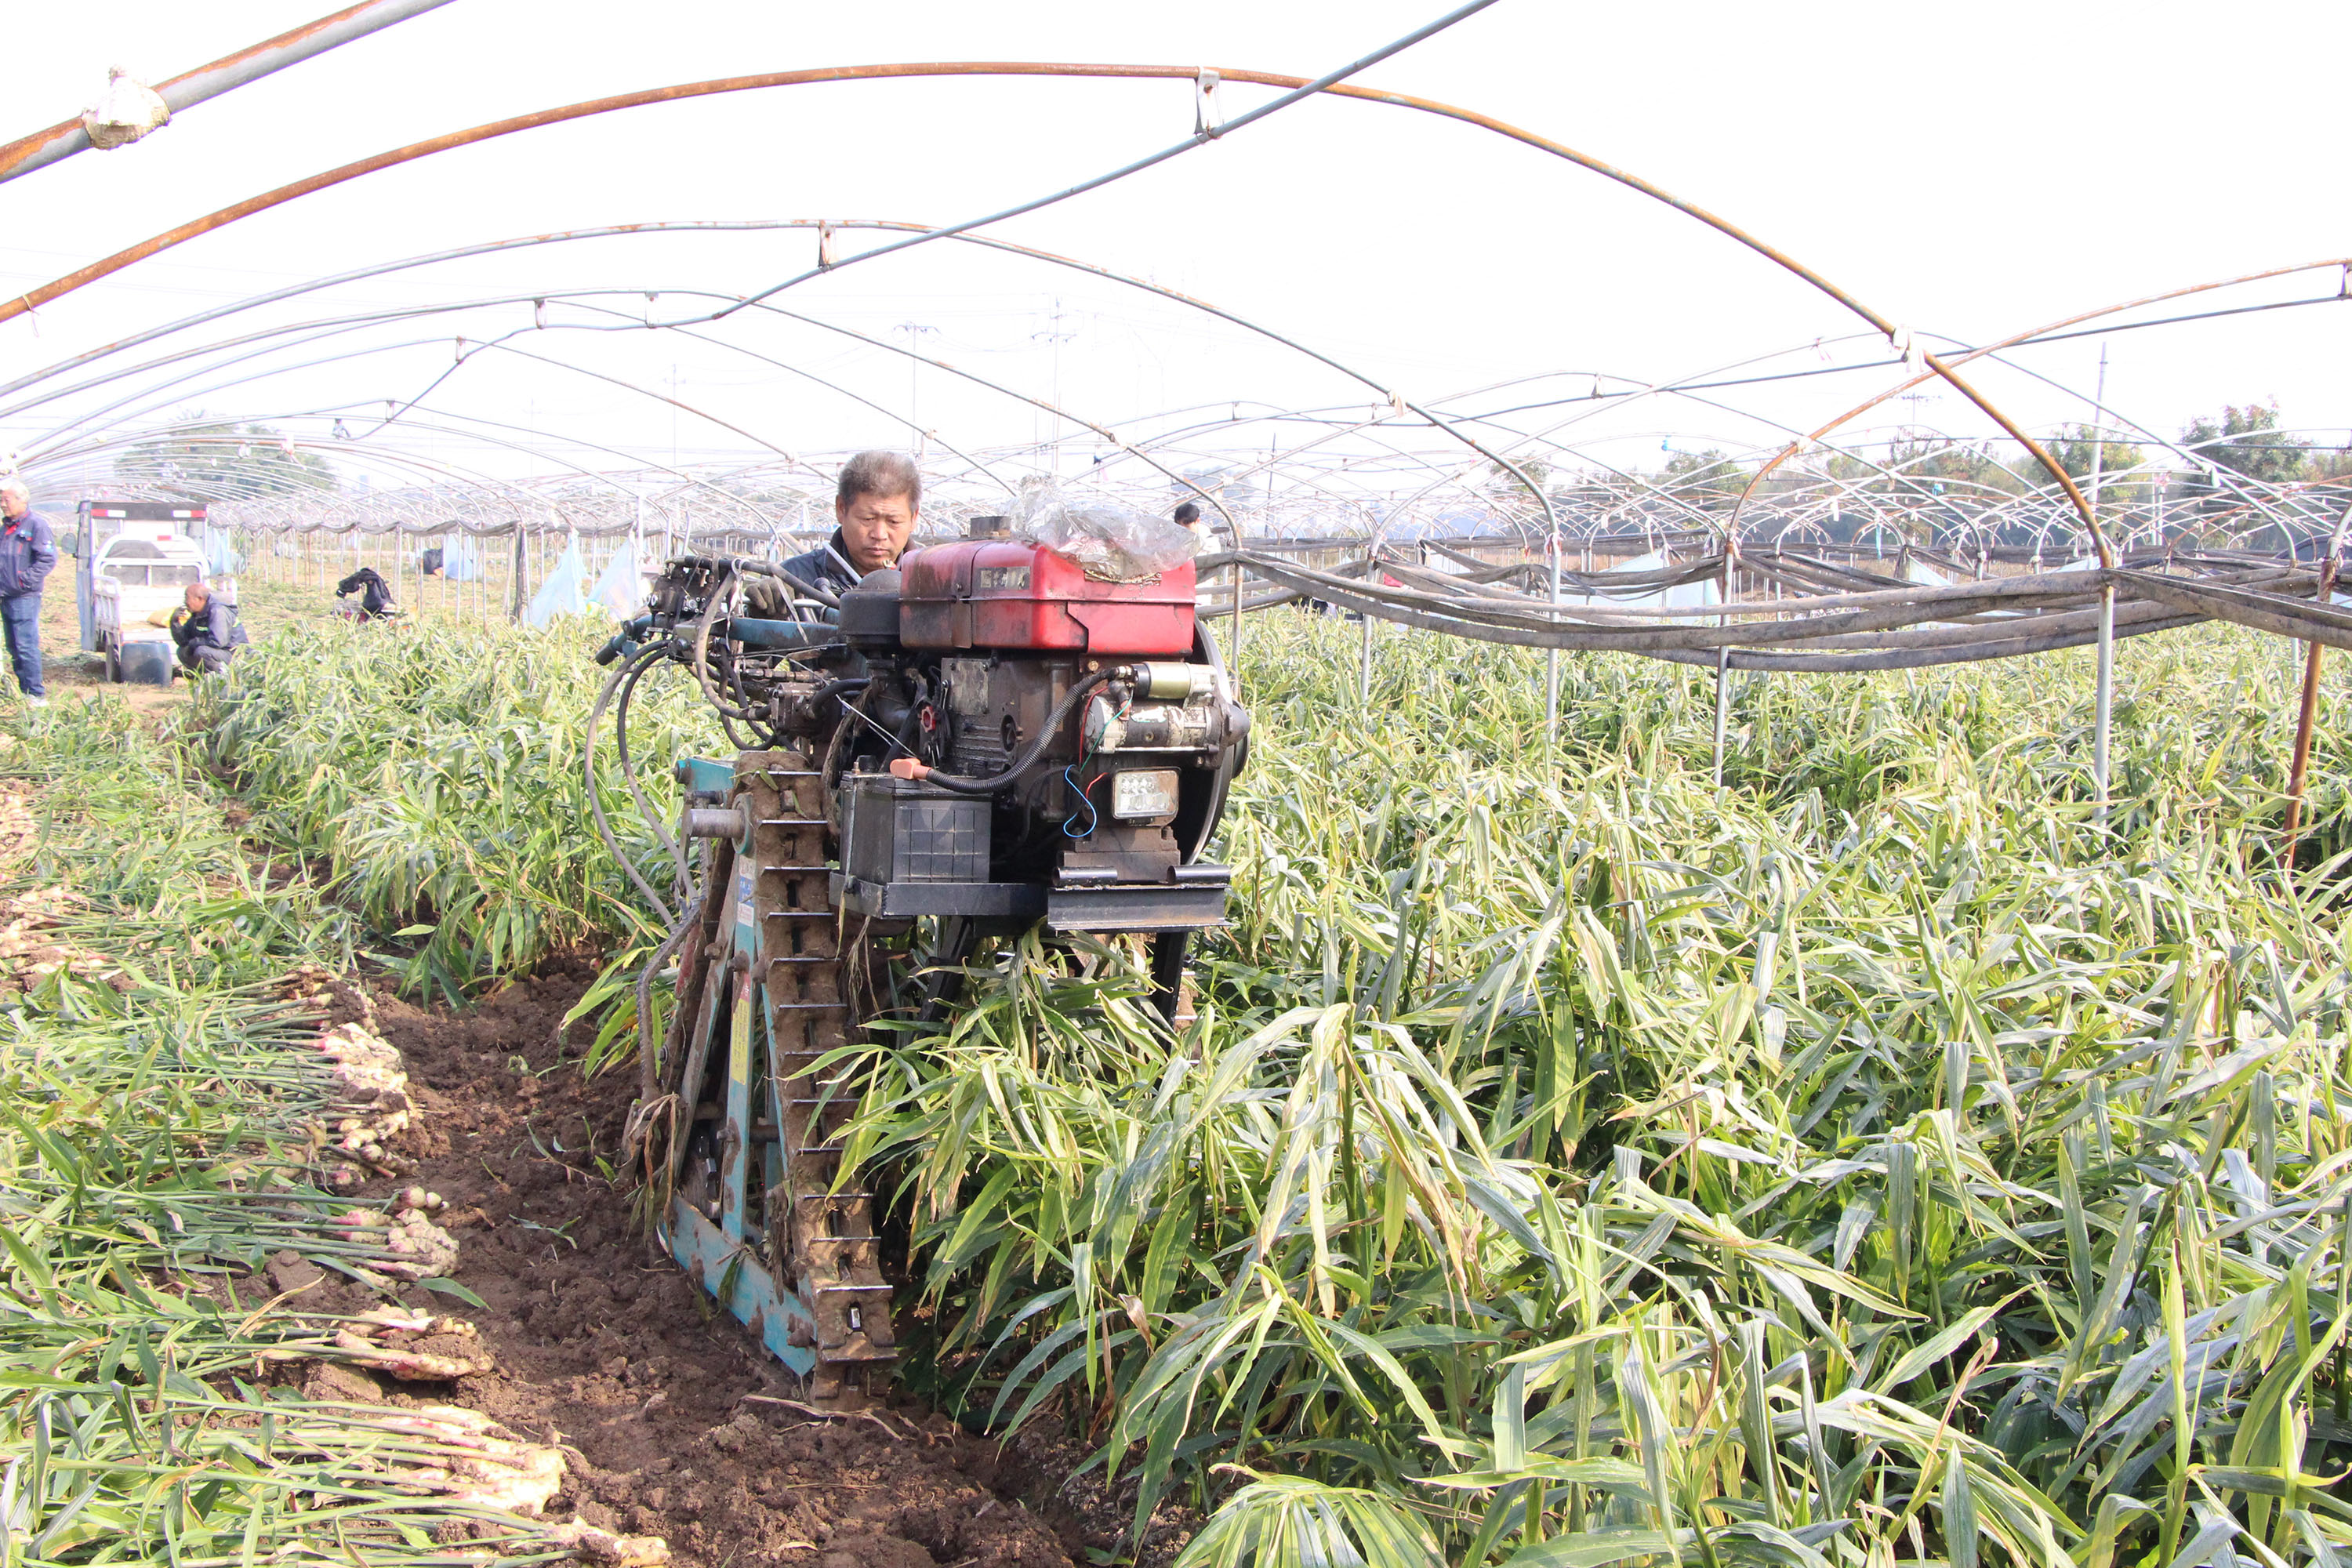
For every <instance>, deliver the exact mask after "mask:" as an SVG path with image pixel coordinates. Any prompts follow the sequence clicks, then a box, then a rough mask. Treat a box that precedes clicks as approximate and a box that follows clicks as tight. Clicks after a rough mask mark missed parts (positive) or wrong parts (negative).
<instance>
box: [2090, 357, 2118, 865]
mask: <svg viewBox="0 0 2352 1568" xmlns="http://www.w3.org/2000/svg"><path fill="white" fill-rule="evenodd" d="M2091 416H2092V419H2093V421H2094V423H2093V424H2092V426H2091V490H2090V501H2091V515H2092V516H2093V517H2096V516H2098V514H2099V481H2100V479H2101V477H2102V474H2103V470H2104V469H2105V461H2104V459H2105V457H2106V452H2107V443H2106V416H2107V345H2106V343H2105V341H2104V340H2102V341H2101V342H2100V344H2099V380H2098V389H2097V391H2096V392H2095V393H2094V394H2093V395H2092V398H2091ZM2098 682H2099V689H2098V693H2097V697H2096V700H2095V703H2094V707H2095V713H2094V714H2093V717H2092V723H2093V725H2094V730H2093V733H2092V737H2091V775H2092V783H2093V784H2095V786H2096V788H2097V793H2098V801H2099V804H2098V821H2099V826H2102V827H2105V826H2106V824H2107V780H2108V772H2107V752H2108V745H2109V731H2110V728H2111V727H2112V723H2113V721H2114V718H2115V710H2116V586H2115V584H2113V583H2106V584H2102V585H2101V586H2100V588H2099V672H2098Z"/></svg>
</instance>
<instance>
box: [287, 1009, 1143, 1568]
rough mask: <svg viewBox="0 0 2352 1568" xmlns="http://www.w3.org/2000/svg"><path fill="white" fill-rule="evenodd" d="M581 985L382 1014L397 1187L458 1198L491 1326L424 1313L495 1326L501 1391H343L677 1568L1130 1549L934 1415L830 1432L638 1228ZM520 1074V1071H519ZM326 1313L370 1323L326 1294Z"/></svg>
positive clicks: (989, 1447) (995, 1560) (490, 1379)
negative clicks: (562, 1457) (518, 1476)
mask: <svg viewBox="0 0 2352 1568" xmlns="http://www.w3.org/2000/svg"><path fill="white" fill-rule="evenodd" d="M589 978H590V973H589V972H588V971H587V970H586V969H584V968H580V969H574V970H570V971H558V972H553V973H548V974H547V975H545V976H543V977H542V978H540V979H538V980H534V981H529V982H523V983H520V984H514V985H510V986H508V987H507V988H505V989H504V990H502V991H500V992H499V993H498V994H496V995H494V996H492V997H490V998H488V1000H487V1001H485V1002H484V1003H483V1004H481V1005H479V1006H478V1007H475V1008H472V1009H470V1010H468V1011H466V1012H464V1013H450V1012H444V1011H439V1010H428V1009H424V1008H419V1007H415V1006H413V1005H408V1004H406V1003H403V1002H400V1001H397V1000H394V999H392V998H390V997H389V996H384V995H379V996H378V997H377V999H376V1002H375V1014H376V1024H377V1027H378V1028H379V1029H380V1030H381V1031H382V1033H383V1035H384V1037H386V1038H388V1039H390V1040H391V1041H392V1042H393V1043H394V1045H396V1046H397V1047H399V1048H400V1050H401V1052H402V1054H403V1056H404V1058H406V1065H407V1072H408V1077H409V1083H410V1087H411V1089H412V1092H413V1093H414V1094H415V1098H416V1100H417V1103H418V1107H419V1109H420V1110H421V1111H422V1112H423V1114H422V1115H421V1116H420V1118H419V1119H418V1125H417V1127H416V1128H415V1130H414V1131H411V1132H409V1133H407V1134H404V1140H405V1142H404V1146H403V1147H402V1148H401V1150H400V1152H402V1153H404V1154H405V1155H407V1156H408V1157H410V1158H411V1159H413V1160H415V1163H416V1169H415V1171H414V1172H413V1173H409V1174H407V1175H405V1176H404V1177H402V1178H401V1179H400V1182H399V1183H397V1184H394V1185H408V1184H422V1185H424V1186H425V1187H427V1188H429V1189H431V1190H433V1191H435V1192H437V1193H439V1194H441V1196H442V1198H443V1200H444V1203H443V1206H442V1208H441V1210H440V1218H441V1222H442V1224H443V1225H444V1226H446V1227H447V1228H448V1229H450V1230H451V1231H452V1232H454V1233H455V1234H456V1235H457V1237H458V1240H459V1243H460V1246H461V1248H462V1250H461V1254H460V1260H459V1263H458V1266H457V1274H456V1278H457V1282H458V1283H460V1284H462V1285H463V1286H465V1287H466V1288H467V1289H469V1290H471V1291H473V1292H474V1293H475V1294H476V1295H478V1297H480V1298H481V1300H482V1301H483V1302H484V1304H485V1309H486V1310H478V1309H474V1308H470V1307H460V1306H458V1305H457V1303H456V1302H455V1301H454V1300H452V1299H450V1298H449V1297H447V1296H446V1295H439V1294H436V1293H434V1292H431V1291H429V1290H426V1289H423V1288H415V1289H410V1290H408V1291H406V1292H404V1299H405V1300H408V1301H410V1302H411V1303H413V1304H415V1305H418V1306H424V1307H427V1308H430V1309H431V1310H435V1311H443V1312H446V1311H452V1310H454V1311H456V1312H457V1314H459V1315H461V1316H465V1317H468V1318H470V1319H471V1320H472V1321H474V1322H475V1323H476V1325H477V1326H478V1329H479V1331H480V1334H481V1342H482V1344H483V1346H484V1348H486V1349H487V1350H488V1352H489V1354H490V1356H491V1358H492V1360H493V1361H494V1362H495V1363H496V1366H495V1370H493V1371H490V1372H488V1373H479V1374H477V1375H474V1376H470V1377H466V1378H463V1379H460V1380H457V1381H456V1382H454V1383H452V1384H446V1385H438V1386H436V1385H432V1384H399V1385H397V1386H396V1387H393V1388H391V1389H388V1390H387V1389H380V1388H378V1387H376V1386H373V1383H372V1380H369V1379H367V1378H366V1377H365V1375H364V1374H362V1373H356V1372H354V1371H352V1370H351V1369H347V1368H320V1369H319V1370H318V1372H317V1373H314V1374H313V1377H314V1381H319V1380H321V1379H323V1380H326V1381H328V1382H330V1383H331V1385H332V1386H333V1387H334V1388H335V1389H337V1390H338V1391H340V1392H342V1393H344V1394H361V1395H362V1396H365V1397H370V1398H378V1399H383V1400H384V1401H386V1402H388V1403H392V1404H395V1405H397V1404H402V1403H406V1402H410V1401H418V1402H429V1401H439V1402H445V1403H454V1404H457V1405H466V1406H468V1407H470V1408H474V1409H478V1410H480V1411H482V1412H483V1413H485V1414H487V1415H491V1416H494V1417H495V1418H496V1419H497V1420H498V1421H499V1422H500V1423H501V1424H502V1425H504V1426H507V1427H508V1428H509V1429H510V1430H512V1431H514V1432H516V1433H518V1434H520V1435H521V1436H526V1437H529V1438H530V1439H532V1440H534V1441H538V1442H545V1443H557V1444H561V1445H562V1447H564V1449H565V1451H566V1456H567V1458H568V1459H569V1462H570V1475H569V1477H568V1479H567V1480H566V1483H565V1486H564V1489H563V1490H562V1492H561V1493H559V1494H558V1495H557V1497H556V1498H555V1500H554V1501H553V1502H552V1503H551V1505H550V1507H549V1509H548V1510H547V1511H548V1514H549V1516H550V1517H552V1518H568V1517H570V1515H571V1514H572V1513H575V1512H576V1513H578V1514H579V1515H580V1516H581V1517H583V1519H585V1520H586V1521H588V1522H589V1523H591V1524H593V1525H596V1526H598V1527H600V1528H602V1529H605V1530H610V1531H620V1532H625V1533H626V1534H629V1535H638V1536H646V1535H655V1536H660V1537H662V1538H664V1539H665V1540H667V1542H669V1544H670V1548H671V1551H672V1552H673V1553H674V1557H673V1561H675V1562H677V1563H681V1564H688V1565H695V1564H709V1565H712V1568H718V1565H719V1564H730V1565H734V1568H754V1565H759V1564H768V1563H775V1564H790V1565H792V1568H995V1565H996V1564H1000V1563H1019V1564H1021V1565H1022V1568H1069V1565H1070V1564H1071V1563H1072V1558H1073V1556H1074V1555H1076V1554H1079V1553H1081V1552H1084V1550H1085V1549H1086V1548H1087V1547H1088V1546H1093V1547H1096V1548H1097V1549H1101V1548H1106V1547H1109V1546H1111V1545H1112V1544H1113V1542H1112V1538H1111V1537H1110V1536H1109V1535H1108V1533H1106V1532H1103V1531H1099V1530H1096V1531H1090V1530H1088V1529H1087V1528H1086V1527H1085V1526H1083V1525H1082V1524H1080V1523H1079V1522H1078V1521H1077V1520H1076V1517H1075V1516H1074V1515H1073V1514H1072V1513H1071V1512H1070V1511H1069V1510H1066V1509H1064V1508H1062V1507H1060V1506H1058V1505H1055V1504H1052V1503H1050V1502H1048V1501H1047V1500H1045V1496H1044V1492H1045V1482H1044V1478H1043V1477H1042V1476H1041V1475H1040V1474H1039V1472H1038V1471H1037V1469H1036V1468H1034V1467H1033V1466H1030V1465H1028V1464H1026V1463H1025V1462H1024V1461H1023V1460H1021V1459H1020V1458H1017V1457H1016V1456H1015V1455H1013V1454H1012V1453H1010V1452H1008V1451H1006V1450H1004V1449H1003V1448H1001V1447H999V1445H998V1444H996V1443H995V1442H993V1441H992V1440H987V1439H982V1438H976V1437H973V1436H970V1435H969V1434H967V1433H965V1432H964V1431H963V1430H962V1429H961V1427H960V1426H957V1425H956V1424H955V1423H954V1422H952V1421H950V1420H949V1419H948V1418H947V1417H945V1416H943V1415H936V1414H929V1413H926V1412H925V1411H923V1410H921V1409H920V1408H919V1407H914V1406H908V1407H905V1408H900V1409H893V1410H889V1411H886V1412H882V1413H879V1414H877V1415H866V1416H855V1417H849V1418H824V1417H819V1416H817V1415H814V1413H811V1412H808V1411H806V1410H804V1409H802V1408H799V1407H796V1405H794V1404H793V1400H794V1398H795V1396H796V1395H797V1394H799V1392H800V1391H799V1389H798V1387H797V1386H796V1385H795V1384H793V1380H792V1379H790V1378H789V1377H787V1376H786V1375H785V1374H784V1373H783V1371H782V1368H781V1367H778V1366H776V1365H775V1364H774V1363H772V1362H771V1361H770V1360H769V1359H768V1358H767V1357H766V1355H765V1354H764V1352H761V1350H760V1349H759V1347H758V1346H757V1344H756V1342H754V1341H753V1340H752V1339H751V1336H750V1335H749V1334H748V1333H746V1332H745V1331H743V1330H742V1329H741V1327H740V1325H739V1324H737V1323H736V1322H735V1321H733V1320H732V1319H731V1318H729V1317H726V1316H725V1315H724V1314H719V1313H714V1312H713V1311H712V1310H709V1309H708V1308H707V1307H706V1305H705V1304H704V1302H703V1301H702V1300H701V1298H700V1296H699V1294H698V1292H697V1291H696V1290H695V1289H693V1287H692V1286H691V1285H690V1284H689V1283H688V1280H687V1279H686V1278H685V1276H684V1275H683V1274H682V1273H680V1272H679V1271H678V1270H677V1268H674V1267H672V1266H671V1265H670V1264H669V1263H667V1261H666V1260H664V1259H663V1258H659V1257H657V1256H656V1254H655V1253H654V1252H653V1251H652V1250H651V1249H650V1248H649V1247H648V1246H647V1244H646V1241H645V1239H644V1238H643V1237H638V1236H635V1235H632V1234H631V1232H630V1229H629V1221H628V1214H627V1202H628V1200H627V1197H626V1195H625V1193H623V1192H621V1191H618V1190H616V1189H615V1188H614V1186H613V1185H612V1184H610V1183H609V1182H607V1180H606V1179H605V1178H604V1176H603V1175H601V1174H600V1173H598V1171H597V1169H596V1157H597V1156H599V1155H602V1156H603V1157H604V1158H605V1159H607V1160H611V1159H614V1158H616V1154H615V1151H616V1149H617V1147H618V1144H619V1139H620V1128H621V1122H622V1118H623V1115H624V1113H625V1110H626V1109H627V1104H628V1096H629V1088H630V1080H629V1078H628V1075H626V1074H624V1073H614V1074H610V1075H607V1076H606V1077H605V1078H604V1079H600V1080H597V1081H594V1082H589V1081H586V1080H583V1078H582V1077H581V1075H580V1072H579V1069H578V1066H577V1064H576V1063H575V1062H571V1061H566V1060H563V1059H562V1047H561V1046H560V1045H559V1043H558V1041H557V1037H556V1036H557V1028H558V1026H559V1025H560V1024H561V1022H562V1017H563V1015H564V1013H565V1012H566V1011H567V1010H568V1009H569V1008H570V1006H571V1005H572V1003H573V1002H574V1001H575V1000H576V999H577V998H578V996H579V994H580V993H581V991H582V990H583V988H584V986H585V985H586V984H587V982H588V980H589ZM519 1069H520V1070H519ZM306 1294H311V1295H312V1296H313V1300H315V1301H316V1304H318V1305H319V1306H321V1307H328V1306H332V1305H336V1304H338V1303H340V1302H341V1299H342V1298H343V1297H344V1296H346V1295H348V1296H349V1297H350V1301H349V1302H348V1303H347V1304H345V1305H346V1309H347V1310H356V1308H358V1307H360V1306H362V1305H364V1304H365V1302H364V1301H362V1300H361V1296H360V1293H359V1292H357V1291H356V1290H348V1291H347V1290H346V1289H343V1288H341V1287H338V1286H336V1285H334V1284H332V1283H327V1282H322V1283H321V1284H320V1285H319V1286H318V1287H317V1288H316V1291H315V1292H314V1293H306Z"/></svg>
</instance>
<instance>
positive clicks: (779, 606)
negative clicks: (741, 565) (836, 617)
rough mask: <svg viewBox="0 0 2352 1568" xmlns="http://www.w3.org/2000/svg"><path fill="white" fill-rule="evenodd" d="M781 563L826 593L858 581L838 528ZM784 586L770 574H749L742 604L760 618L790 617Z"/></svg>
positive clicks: (801, 578)
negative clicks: (820, 540)
mask: <svg viewBox="0 0 2352 1568" xmlns="http://www.w3.org/2000/svg"><path fill="white" fill-rule="evenodd" d="M783 567H784V570H785V571H787V572H789V573H791V574H793V576H795V577H797V578H799V579H800V580H801V581H802V582H803V583H807V584H814V586H816V587H819V588H822V589H824V591H825V592H826V593H828V594H835V595H838V594H840V593H841V592H842V591H843V590H844V589H846V588H854V587H856V585H857V579H858V572H857V569H856V567H855V566H852V565H851V564H850V563H849V546H848V545H847V544H846V543H845V542H843V541H842V537H841V530H839V529H837V528H836V529H835V530H834V531H833V537H832V538H831V539H829V540H827V541H826V542H824V543H823V544H820V545H818V546H817V547H816V548H815V549H814V550H812V551H810V552H807V553H806V554H804V555H795V556H793V558H792V559H791V560H789V561H787V562H785V563H783ZM784 586H785V585H784V584H782V583H779V582H777V581H776V580H775V579H774V578H773V577H754V578H752V579H751V584H750V585H749V586H748V587H746V588H745V589H744V590H743V601H744V602H743V607H744V608H745V609H747V610H749V611H751V614H752V615H754V616H758V617H760V618H761V619H763V620H772V621H779V620H789V619H790V618H792V610H791V606H790V605H788V604H787V603H786V602H785V596H784Z"/></svg>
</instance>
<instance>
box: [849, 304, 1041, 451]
mask: <svg viewBox="0 0 2352 1568" xmlns="http://www.w3.org/2000/svg"><path fill="white" fill-rule="evenodd" d="M890 330H891V331H894V332H904V333H906V334H907V423H908V425H909V426H913V428H914V432H915V456H916V457H917V458H921V457H922V456H923V452H924V449H925V447H927V446H928V444H929V438H930V432H929V431H928V430H926V429H924V428H923V405H922V404H921V402H920V401H919V397H920V388H919V384H918V383H917V382H916V380H915V376H916V374H917V373H918V372H919V371H920V370H921V369H922V368H923V362H922V359H921V357H920V354H919V351H920V349H921V347H922V341H923V334H924V333H926V332H929V333H931V334H933V335H936V334H937V333H938V331H939V329H938V328H937V327H932V326H926V325H925V324H923V323H922V322H920V321H901V322H899V323H898V325H897V326H895V327H893V328H891V329H890ZM1057 379H1058V378H1057Z"/></svg>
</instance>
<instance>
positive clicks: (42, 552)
mask: <svg viewBox="0 0 2352 1568" xmlns="http://www.w3.org/2000/svg"><path fill="white" fill-rule="evenodd" d="M57 563H58V535H57V530H55V529H54V528H52V527H50V526H49V520H48V519H47V518H46V517H43V516H42V515H41V514H40V513H39V512H37V511H35V510H33V493H32V491H30V490H28V489H26V488H25V481H24V480H22V479H18V478H16V475H14V474H11V475H9V476H7V477H6V478H5V479H0V627H5V631H6V633H7V637H8V662H9V664H10V665H12V666H13V667H15V668H16V685H17V687H18V688H19V689H21V690H22V691H23V692H24V693H25V700H26V702H28V703H29V704H31V705H32V706H33V707H35V708H47V706H48V705H49V698H48V689H47V687H45V686H43V685H42V684H41V584H43V583H45V582H47V581H48V576H49V569H50V568H51V567H53V566H55V565H56V564H57Z"/></svg>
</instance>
